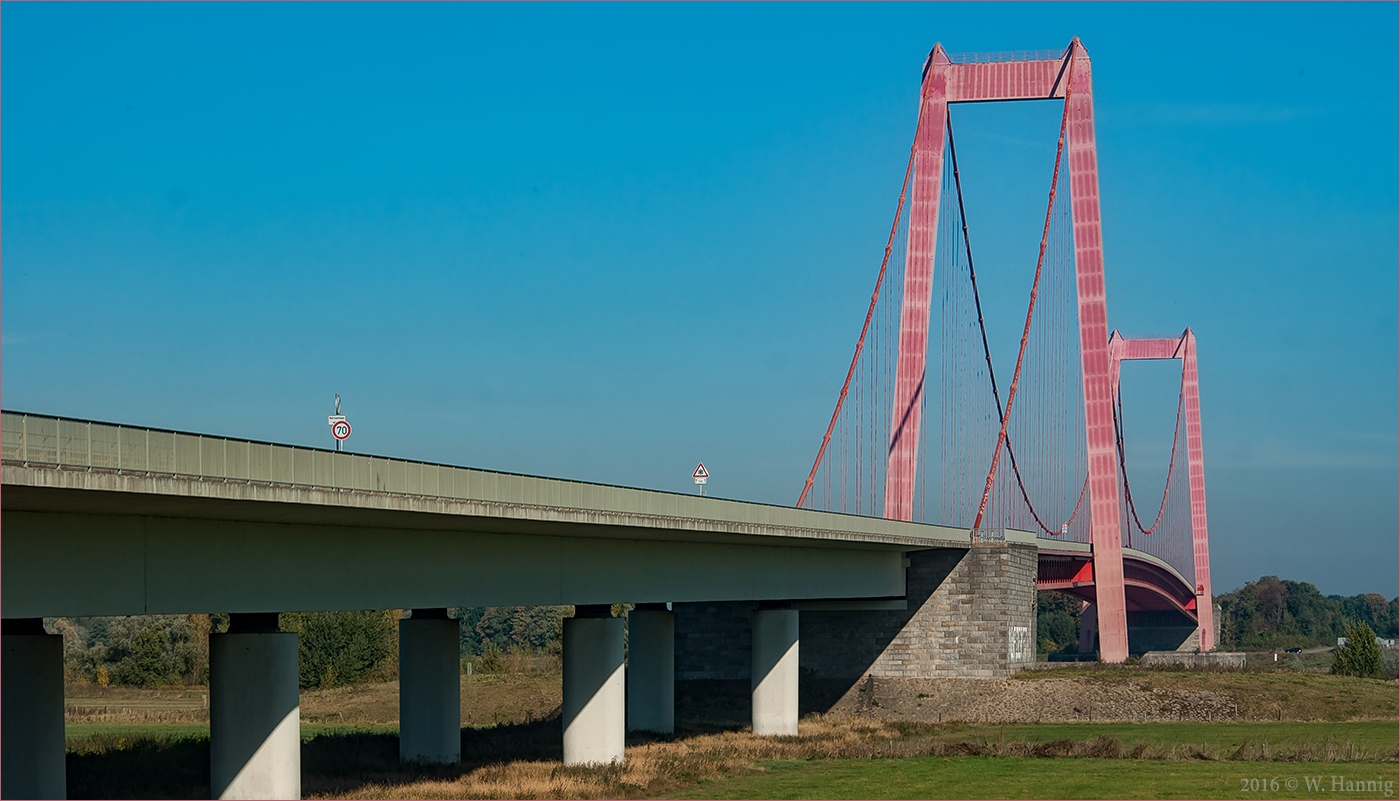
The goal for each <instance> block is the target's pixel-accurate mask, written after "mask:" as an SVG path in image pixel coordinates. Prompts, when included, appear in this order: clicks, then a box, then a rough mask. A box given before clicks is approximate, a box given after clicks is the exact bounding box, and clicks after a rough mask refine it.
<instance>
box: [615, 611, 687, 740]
mask: <svg viewBox="0 0 1400 801" xmlns="http://www.w3.org/2000/svg"><path fill="white" fill-rule="evenodd" d="M626 683H627V730H628V731H649V732H657V733H659V734H672V733H674V732H675V730H676V616H675V615H674V614H672V612H671V611H670V610H668V609H667V608H666V607H665V605H663V604H649V605H647V606H641V607H637V608H636V609H633V610H632V612H631V614H629V615H628V621H627V682H626Z"/></svg>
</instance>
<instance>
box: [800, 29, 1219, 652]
mask: <svg viewBox="0 0 1400 801" xmlns="http://www.w3.org/2000/svg"><path fill="white" fill-rule="evenodd" d="M1030 100H1039V101H1046V100H1051V101H1061V102H1062V105H1063V112H1062V114H1061V117H1060V125H1059V138H1058V142H1057V143H1056V149H1055V161H1054V165H1053V168H1052V169H1050V170H1049V171H1048V172H1049V174H1048V175H1047V176H1046V179H1047V185H1048V186H1047V198H1048V200H1047V203H1046V210H1045V219H1044V226H1043V229H1042V232H1041V236H1040V246H1039V251H1038V253H1028V254H1026V255H1027V258H1026V264H1027V271H1026V273H1027V275H1026V277H1027V279H1028V284H1029V302H1028V304H1027V307H1026V313H1025V323H1024V327H1023V329H1022V330H1021V332H1020V333H1021V335H1020V347H1019V350H1018V352H1017V356H1016V361H1015V363H1014V365H999V366H994V365H993V359H992V351H991V348H990V346H989V344H988V335H987V327H986V322H985V318H984V315H983V307H982V299H981V296H980V294H979V292H978V285H977V270H976V262H975V259H974V254H975V252H976V248H975V247H974V244H975V243H974V239H973V236H972V234H971V232H970V226H969V224H968V219H967V215H966V204H965V203H964V198H963V184H962V173H961V171H960V170H959V166H958V151H957V146H956V139H955V137H954V131H953V124H952V116H951V114H950V107H951V106H953V105H955V104H958V103H982V102H990V101H1030ZM1093 103H1094V101H1093V78H1092V72H1091V68H1090V62H1089V55H1088V53H1087V52H1086V51H1085V49H1084V46H1083V45H1082V44H1081V43H1080V42H1079V40H1078V39H1075V40H1074V41H1073V42H1072V43H1071V44H1070V45H1069V47H1068V48H1066V49H1065V50H1064V51H1063V52H1029V53H1003V54H979V55H972V56H958V55H949V54H948V53H946V52H945V51H944V50H943V48H942V46H941V45H939V46H937V47H935V48H934V50H933V53H932V54H931V55H930V56H929V58H928V61H927V63H926V65H925V68H924V74H923V82H922V93H921V102H920V109H919V117H918V123H917V126H916V128H915V133H914V142H913V146H912V147H911V149H910V153H909V162H908V166H907V168H906V170H905V175H904V183H903V186H902V188H901V190H900V194H899V199H898V201H897V203H896V205H895V215H894V222H893V224H892V225H891V228H890V233H889V239H888V241H887V243H886V245H885V250H884V259H883V261H882V262H881V264H880V270H879V273H878V275H877V276H876V278H875V288H874V291H873V292H872V294H871V298H870V305H869V308H868V310H867V312H866V315H865V321H864V324H863V326H862V327H861V330H860V335H859V337H858V338H857V340H856V346H855V354H854V356H853V357H852V358H851V363H850V368H849V369H848V370H847V372H846V376H845V381H844V383H843V384H842V385H841V390H840V393H839V395H838V397H837V401H836V408H835V410H834V412H833V413H832V416H831V421H830V423H829V425H828V426H827V428H826V432H825V434H824V435H823V437H822V440H821V445H820V447H819V448H818V450H817V456H816V460H815V462H814V464H813V465H812V469H811V472H810V473H809V474H808V476H807V479H806V482H805V484H804V485H803V487H802V492H801V496H800V497H799V499H798V502H797V505H798V506H800V507H803V508H812V509H828V510H833V511H840V512H845V513H852V514H861V515H872V516H879V517H885V518H889V519H893V520H914V521H922V522H936V523H939V524H942V525H947V526H954V527H958V528H967V529H969V530H971V531H972V533H973V536H974V537H977V536H982V535H983V534H984V533H987V534H989V535H990V532H992V531H995V530H997V529H1003V528H1011V529H1020V530H1025V531H1031V532H1034V533H1035V535H1036V537H1037V538H1039V539H1040V540H1042V547H1041V549H1040V554H1041V556H1040V559H1039V576H1038V581H1037V585H1038V587H1039V588H1041V589H1047V590H1059V591H1063V592H1068V593H1070V594H1073V595H1076V596H1078V597H1080V598H1081V599H1083V600H1084V601H1085V603H1086V609H1085V614H1084V619H1085V621H1086V623H1085V626H1086V630H1085V632H1084V633H1083V635H1082V636H1083V637H1084V638H1085V639H1086V640H1087V639H1088V638H1089V637H1090V636H1091V631H1092V627H1093V626H1094V625H1095V624H1096V625H1097V634H1098V640H1099V653H1100V657H1101V658H1102V659H1103V660H1105V661H1109V662H1121V661H1123V659H1124V658H1126V657H1127V656H1128V633H1127V632H1128V624H1127V613H1128V612H1129V611H1159V610H1160V611H1175V612H1180V613H1182V614H1184V615H1186V616H1187V617H1189V618H1190V619H1191V620H1193V621H1195V622H1196V623H1197V624H1198V627H1199V632H1200V640H1199V647H1200V648H1201V649H1202V650H1210V649H1211V648H1212V647H1213V645H1214V629H1213V621H1212V611H1211V603H1210V598H1211V594H1210V592H1211V586H1210V558H1209V548H1208V540H1207V528H1206V503H1205V478H1204V465H1203V457H1202V449H1201V415H1200V395H1199V380H1198V377H1197V366H1196V340H1195V336H1194V335H1193V333H1192V332H1191V331H1190V329H1187V330H1186V331H1185V332H1184V333H1182V334H1181V335H1180V336H1179V337H1176V338H1170V339H1162V338H1151V339H1140V338H1129V337H1124V336H1122V335H1121V334H1119V333H1118V332H1117V331H1114V332H1113V333H1112V334H1111V335H1110V333H1109V330H1108V325H1107V320H1108V313H1107V298H1106V296H1105V287H1104V254H1103V248H1102V243H1103V232H1102V220H1101V217H1100V208H1099V191H1098V184H1099V181H1098V158H1097V154H1096V147H1095V138H1094V105H1093ZM1031 264H1034V272H1031V270H1030V269H1029V267H1030V265H1031ZM1135 359H1176V360H1179V361H1180V362H1181V365H1182V367H1181V369H1182V377H1181V387H1180V392H1179V397H1178V399H1177V414H1176V430H1175V435H1174V437H1173V440H1172V449H1171V456H1170V461H1169V464H1168V466H1167V470H1166V482H1165V486H1164V488H1163V490H1162V492H1161V494H1160V498H1158V497H1156V496H1155V493H1148V494H1150V495H1153V496H1154V497H1150V498H1149V497H1146V495H1145V494H1144V493H1143V492H1141V491H1139V492H1138V493H1137V494H1136V495H1135V494H1134V492H1133V486H1132V483H1131V482H1130V481H1129V479H1128V469H1127V463H1126V457H1125V446H1124V432H1123V411H1124V410H1123V404H1122V394H1121V392H1120V391H1119V374H1120V369H1121V365H1122V363H1123V361H1125V360H1135ZM996 367H1000V372H999V371H998V370H997V369H996ZM1008 367H1009V369H1008ZM1008 375H1009V378H1008ZM1144 501H1145V502H1146V505H1145V506H1143V503H1144ZM1154 503H1155V505H1156V509H1155V510H1154V509H1152V506H1153V505H1154ZM1070 543H1079V544H1087V545H1088V546H1089V548H1088V550H1087V551H1085V550H1075V549H1073V548H1071V547H1067V546H1068V544H1070ZM1164 566H1165V567H1166V568H1169V569H1164ZM1085 644H1086V645H1088V644H1089V643H1087V642H1086V643H1085Z"/></svg>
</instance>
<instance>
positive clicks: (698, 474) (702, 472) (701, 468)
mask: <svg viewBox="0 0 1400 801" xmlns="http://www.w3.org/2000/svg"><path fill="white" fill-rule="evenodd" d="M690 477H691V478H709V477H710V471H709V470H706V469H705V463H704V462H701V463H700V464H697V465H696V466H695V472H694V473H691V474H690Z"/></svg>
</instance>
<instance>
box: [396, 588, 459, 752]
mask: <svg viewBox="0 0 1400 801" xmlns="http://www.w3.org/2000/svg"><path fill="white" fill-rule="evenodd" d="M459 649H460V645H459V638H458V623H457V621H456V620H452V619H450V618H448V616H447V610H446V609H415V610H413V616H412V617H410V618H409V619H407V620H401V621H399V759H401V760H403V761H406V762H407V761H412V760H418V761H423V762H439V763H447V764H452V763H456V762H457V761H459V760H460V759H461V758H462V684H461V671H462V668H461V660H460V658H459V657H458V653H459Z"/></svg>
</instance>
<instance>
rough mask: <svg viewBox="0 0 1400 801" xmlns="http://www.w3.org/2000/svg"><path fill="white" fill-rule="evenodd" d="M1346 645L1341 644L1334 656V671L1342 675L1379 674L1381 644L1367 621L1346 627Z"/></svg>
mask: <svg viewBox="0 0 1400 801" xmlns="http://www.w3.org/2000/svg"><path fill="white" fill-rule="evenodd" d="M1346 632H1347V633H1346V638H1347V642H1346V645H1342V646H1339V647H1338V648H1337V650H1336V652H1335V653H1334V655H1333V658H1332V672H1333V673H1336V674H1338V675H1341V676H1368V677H1369V676H1379V675H1380V674H1381V646H1380V643H1378V642H1376V633H1375V632H1374V631H1371V627H1370V626H1368V625H1366V624H1365V623H1353V624H1350V625H1348V626H1347V628H1346Z"/></svg>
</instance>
